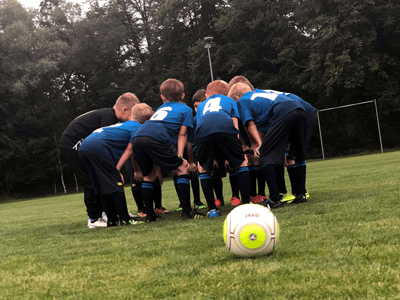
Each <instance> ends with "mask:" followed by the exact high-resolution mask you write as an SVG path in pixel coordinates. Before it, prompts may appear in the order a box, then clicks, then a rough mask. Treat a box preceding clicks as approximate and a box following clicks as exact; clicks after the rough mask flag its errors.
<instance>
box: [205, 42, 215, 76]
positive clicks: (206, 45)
mask: <svg viewBox="0 0 400 300" xmlns="http://www.w3.org/2000/svg"><path fill="white" fill-rule="evenodd" d="M213 40H214V38H213V37H212V36H207V37H205V38H204V40H203V41H204V48H207V52H208V62H209V64H210V73H211V81H214V75H213V70H212V64H211V55H210V48H211V42H212V41H213Z"/></svg>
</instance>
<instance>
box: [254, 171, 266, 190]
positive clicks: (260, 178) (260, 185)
mask: <svg viewBox="0 0 400 300" xmlns="http://www.w3.org/2000/svg"><path fill="white" fill-rule="evenodd" d="M256 176H257V183H258V195H261V196H265V177H264V174H263V172H262V170H261V168H260V166H256Z"/></svg>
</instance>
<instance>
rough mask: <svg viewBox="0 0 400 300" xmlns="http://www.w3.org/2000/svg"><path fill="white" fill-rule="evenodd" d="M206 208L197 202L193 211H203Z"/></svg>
mask: <svg viewBox="0 0 400 300" xmlns="http://www.w3.org/2000/svg"><path fill="white" fill-rule="evenodd" d="M205 208H206V206H205V205H204V204H203V203H202V202H197V203H195V204H194V209H205Z"/></svg>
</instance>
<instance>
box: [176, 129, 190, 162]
mask: <svg viewBox="0 0 400 300" xmlns="http://www.w3.org/2000/svg"><path fill="white" fill-rule="evenodd" d="M186 142H187V127H186V126H181V128H180V129H179V134H178V142H177V145H176V148H177V152H178V155H179V156H180V157H182V158H183V151H184V150H185V146H186Z"/></svg>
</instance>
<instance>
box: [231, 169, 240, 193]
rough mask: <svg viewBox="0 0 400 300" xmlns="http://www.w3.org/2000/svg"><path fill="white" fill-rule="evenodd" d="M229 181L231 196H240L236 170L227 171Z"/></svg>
mask: <svg viewBox="0 0 400 300" xmlns="http://www.w3.org/2000/svg"><path fill="white" fill-rule="evenodd" d="M229 183H230V184H231V190H232V197H236V198H240V197H239V186H238V182H237V173H236V172H234V173H233V172H232V173H229Z"/></svg>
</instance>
